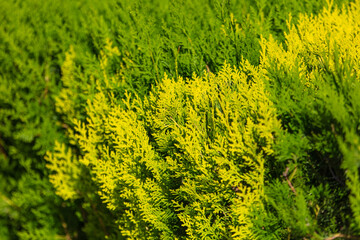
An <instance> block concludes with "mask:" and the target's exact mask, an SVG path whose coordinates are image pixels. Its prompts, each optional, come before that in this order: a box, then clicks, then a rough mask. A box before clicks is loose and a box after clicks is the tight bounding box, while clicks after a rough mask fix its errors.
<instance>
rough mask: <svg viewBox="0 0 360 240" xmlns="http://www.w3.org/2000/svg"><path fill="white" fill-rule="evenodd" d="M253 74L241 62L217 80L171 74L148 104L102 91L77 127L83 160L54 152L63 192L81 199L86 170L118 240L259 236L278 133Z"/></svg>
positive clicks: (54, 174)
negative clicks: (269, 165)
mask: <svg viewBox="0 0 360 240" xmlns="http://www.w3.org/2000/svg"><path fill="white" fill-rule="evenodd" d="M245 72H246V73H247V74H245ZM257 74H258V72H257V70H256V69H255V68H254V67H252V66H251V65H250V64H249V63H248V62H247V61H243V63H242V66H241V67H240V68H232V67H230V66H229V65H227V64H226V65H225V66H224V67H223V68H222V70H221V71H220V72H219V73H218V74H216V75H215V74H212V73H207V74H204V76H203V77H199V76H196V75H194V76H193V77H192V78H191V79H183V78H178V79H171V78H169V77H168V76H167V75H165V76H164V79H163V80H162V81H161V83H159V84H158V85H156V86H154V88H153V90H152V92H151V93H150V96H149V97H146V98H145V99H144V100H141V99H140V98H139V97H137V96H131V95H130V94H127V96H126V98H124V99H123V100H119V99H117V98H116V97H115V95H114V92H113V91H109V90H108V88H102V87H98V92H97V93H96V94H95V95H94V97H93V98H92V99H89V100H88V103H87V107H86V111H87V118H86V120H85V121H79V120H77V119H74V124H75V126H76V127H75V130H76V131H75V133H74V134H73V135H72V137H73V140H74V141H76V143H77V144H78V146H79V148H80V149H81V155H80V156H77V155H76V154H73V152H72V151H71V150H70V149H68V150H67V151H66V150H64V146H63V145H62V144H59V145H57V146H56V148H55V151H56V154H51V153H49V157H48V161H49V167H50V168H51V170H52V175H51V179H52V182H53V183H55V186H56V188H57V191H58V194H59V195H60V196H62V197H63V198H70V199H76V198H77V197H78V195H77V192H79V191H78V189H77V188H78V187H81V186H82V185H84V183H83V182H82V173H81V169H82V168H86V169H88V170H89V172H90V175H91V178H89V180H92V181H94V182H95V185H96V186H98V194H99V195H100V197H101V198H102V199H103V201H104V202H105V203H106V205H107V207H108V209H109V210H110V211H111V212H112V213H113V214H114V216H115V219H114V221H115V223H116V225H118V227H119V229H120V231H119V233H118V234H119V236H123V237H128V238H133V239H159V238H161V239H174V238H181V239H183V238H186V239H198V238H205V239H223V238H233V239H249V238H254V237H255V236H256V232H257V231H258V229H257V228H261V227H262V226H258V225H256V224H255V223H254V222H253V219H256V218H261V217H259V216H258V215H257V214H259V213H261V214H264V215H266V212H265V210H264V206H263V198H264V174H265V168H264V164H265V159H266V158H267V157H268V156H271V155H273V153H274V152H273V143H274V138H275V135H274V134H275V129H279V128H280V122H279V120H277V118H276V114H275V113H276V110H275V108H274V106H273V104H272V102H271V101H270V100H269V99H268V97H267V95H268V94H267V93H266V91H265V89H264V84H263V82H262V81H255V80H254V79H257V78H252V77H250V76H251V75H254V76H256V75H257ZM64 173H65V175H66V176H67V177H64ZM66 179H69V181H67V180H66ZM80 191H81V188H80ZM255 213H256V214H255Z"/></svg>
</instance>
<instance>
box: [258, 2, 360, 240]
mask: <svg viewBox="0 0 360 240" xmlns="http://www.w3.org/2000/svg"><path fill="white" fill-rule="evenodd" d="M330 9H331V6H329V7H328V8H326V9H324V10H323V11H322V12H321V13H320V14H319V15H318V16H306V15H301V16H300V18H299V22H298V24H297V25H292V24H291V23H290V22H289V33H288V34H286V46H285V47H282V46H281V45H280V44H278V43H277V42H276V41H275V40H274V39H273V38H270V39H269V40H265V39H263V41H262V49H263V50H262V59H261V68H262V69H263V71H264V74H265V75H266V82H267V85H268V89H269V91H270V92H271V93H272V94H271V95H272V98H271V100H272V101H273V102H274V104H275V106H276V108H277V109H278V114H279V116H281V119H282V120H283V126H284V127H285V129H287V131H288V132H289V133H291V135H288V134H286V135H285V136H283V137H280V138H279V140H280V141H279V142H278V143H279V144H277V147H275V149H276V150H277V151H276V152H277V153H278V154H279V155H278V157H277V159H278V161H277V162H275V163H274V166H273V167H272V168H273V169H279V170H278V171H277V172H273V174H275V176H276V175H278V176H279V175H281V174H283V175H284V178H285V179H286V181H287V183H286V181H285V183H283V184H279V183H278V182H275V183H274V184H273V186H270V189H269V196H270V203H271V205H272V206H273V207H274V208H275V210H276V211H277V212H278V216H279V218H280V219H282V220H283V221H284V226H285V227H286V228H289V229H290V230H291V232H289V234H288V236H289V237H290V236H291V238H295V239H297V238H300V237H306V236H307V237H311V238H314V239H322V237H326V236H327V235H330V234H331V233H333V232H337V231H342V232H344V233H347V234H349V233H359V228H358V226H359V202H360V198H359V195H358V193H359V182H360V180H359V175H358V174H359V157H358V153H359V145H358V141H359V128H358V126H359V119H360V111H359V110H360V108H359V100H360V99H359V90H360V88H359V86H360V85H359V84H360V81H359V80H360V78H359V61H358V57H359V55H358V54H357V53H358V52H359V46H358V44H357V43H358V41H359V39H360V38H359V34H358V29H359V28H360V25H359V23H358V21H357V19H359V17H360V12H359V9H360V2H359V1H356V2H355V3H353V4H351V5H350V6H349V7H343V8H342V9H341V10H339V9H338V8H334V9H333V10H332V11H331V10H330ZM296 139H297V140H296ZM285 141H287V142H285ZM273 176H274V175H273ZM345 184H346V185H347V187H345ZM286 185H289V186H288V191H289V189H290V187H293V189H292V190H293V192H294V193H293V194H291V193H288V194H291V195H293V196H292V198H293V200H290V199H289V198H287V199H286V201H285V199H282V198H283V197H284V195H285V194H286ZM290 185H292V186H290ZM315 193H316V194H315ZM329 195H330V196H331V198H330V197H329ZM286 202H287V203H286ZM279 203H280V204H279ZM281 203H283V204H284V205H282V204H281ZM294 211H295V212H294ZM351 212H352V213H351ZM305 226H307V227H306V228H304V227H305Z"/></svg>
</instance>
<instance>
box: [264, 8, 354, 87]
mask: <svg viewBox="0 0 360 240" xmlns="http://www.w3.org/2000/svg"><path fill="white" fill-rule="evenodd" d="M359 5H360V3H359V1H356V2H355V3H352V4H351V5H350V7H343V8H342V10H339V9H338V8H337V7H335V8H334V10H331V9H332V7H333V6H332V3H331V2H329V6H328V7H327V8H324V10H323V11H322V12H321V14H319V15H316V16H313V15H302V14H301V15H300V17H299V20H298V24H296V25H292V24H291V18H290V19H289V21H288V27H289V32H288V33H286V34H285V37H286V48H283V47H282V46H281V45H280V44H279V43H277V42H276V41H275V40H274V38H272V37H270V38H269V40H266V39H262V57H261V64H262V66H263V67H265V68H267V67H268V66H269V65H271V64H273V63H278V65H277V66H278V67H279V68H281V69H285V70H291V69H292V67H293V66H295V65H296V66H299V69H298V70H299V72H300V76H301V77H302V79H303V80H304V83H305V82H306V83H307V85H308V86H309V84H310V82H312V81H315V78H316V75H317V74H318V73H321V72H323V71H324V70H325V67H326V64H327V63H328V64H329V68H330V71H335V61H334V60H333V58H334V54H337V58H338V60H339V62H338V64H340V65H343V64H344V62H345V61H347V60H350V61H351V64H352V67H353V71H354V73H355V74H357V75H358V74H359V71H360V45H359V42H360V34H359V32H358V31H359V29H360V21H359V18H360V6H359Z"/></svg>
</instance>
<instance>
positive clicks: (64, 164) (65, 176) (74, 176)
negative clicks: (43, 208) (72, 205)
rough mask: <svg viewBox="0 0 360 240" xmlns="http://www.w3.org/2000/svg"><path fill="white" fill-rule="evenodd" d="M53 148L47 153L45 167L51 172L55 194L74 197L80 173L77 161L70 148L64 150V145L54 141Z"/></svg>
mask: <svg viewBox="0 0 360 240" xmlns="http://www.w3.org/2000/svg"><path fill="white" fill-rule="evenodd" d="M54 148H55V150H54V152H53V153H49V154H48V156H47V157H46V160H47V161H49V163H48V164H47V165H46V166H47V168H48V169H49V170H50V171H51V172H52V174H51V175H50V182H51V183H52V184H53V185H54V187H55V189H56V194H58V195H59V196H61V197H62V198H63V199H65V200H67V199H71V198H75V196H76V195H77V193H76V192H77V186H76V185H77V181H78V177H79V175H80V168H79V166H78V165H79V163H78V161H77V159H74V158H76V157H75V156H74V155H73V153H72V151H71V149H69V150H68V151H66V149H65V145H64V144H60V143H59V142H55V147H54Z"/></svg>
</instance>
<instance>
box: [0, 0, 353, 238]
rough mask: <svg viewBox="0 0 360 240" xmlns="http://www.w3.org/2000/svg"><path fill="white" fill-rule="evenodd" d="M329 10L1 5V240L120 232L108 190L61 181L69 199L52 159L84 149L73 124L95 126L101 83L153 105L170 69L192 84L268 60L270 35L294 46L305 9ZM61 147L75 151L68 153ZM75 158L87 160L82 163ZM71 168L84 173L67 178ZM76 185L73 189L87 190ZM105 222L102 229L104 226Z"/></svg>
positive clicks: (278, 4) (301, 6) (33, 1)
mask: <svg viewBox="0 0 360 240" xmlns="http://www.w3.org/2000/svg"><path fill="white" fill-rule="evenodd" d="M335 3H336V4H341V3H348V1H345V0H344V1H342V0H341V1H335ZM324 4H325V1H302V2H301V3H299V1H286V2H285V1H275V2H274V1H260V0H259V1H257V0H256V1H243V0H239V1H225V0H214V1H186V0H184V1H165V0H164V1H161V0H157V1H113V0H107V1H102V2H97V1H82V2H81V1H61V2H54V1H51V2H49V1H48V2H47V1H43V0H27V1H26V0H25V1H7V2H4V1H3V2H1V8H0V21H1V23H2V24H1V25H0V62H1V64H0V83H1V84H0V161H1V164H0V194H1V198H0V205H1V210H0V235H1V236H4V238H11V239H13V238H15V239H16V238H23V239H28V238H30V239H31V238H35V239H41V238H45V239H51V238H56V237H63V236H66V237H67V238H68V237H69V236H72V237H73V238H76V237H77V238H81V237H82V236H83V234H84V232H86V234H87V236H92V237H94V238H102V237H103V236H104V235H111V231H110V230H109V229H112V228H113V227H114V226H113V225H111V224H112V223H113V219H112V216H111V214H110V213H109V212H106V211H105V210H104V207H105V206H104V204H103V203H102V202H101V201H100V199H99V198H98V195H97V194H96V193H95V192H94V189H96V187H97V186H96V185H95V186H94V185H93V184H92V183H93V182H92V181H88V182H89V183H90V184H89V185H87V186H86V187H85V186H82V187H81V188H82V190H81V191H78V190H74V191H73V192H71V191H70V190H69V189H70V188H64V189H61V188H58V187H57V186H58V185H57V184H60V185H61V184H62V183H61V182H59V183H56V180H55V179H52V178H50V181H52V183H53V184H54V185H55V186H56V189H57V190H58V191H59V192H58V193H59V195H60V196H64V198H63V199H61V198H58V197H57V196H56V195H55V194H54V190H53V188H52V186H51V184H50V182H49V178H48V173H49V172H48V169H47V168H46V167H45V161H44V159H43V156H44V153H45V152H46V151H48V150H51V149H52V148H53V146H54V142H55V139H56V140H57V141H58V142H61V143H64V144H65V145H67V146H68V147H70V148H72V149H73V150H72V153H73V154H74V155H77V154H78V152H79V149H78V146H77V143H76V141H75V140H73V139H74V138H73V137H72V135H73V134H74V126H75V125H74V124H73V118H76V119H78V120H81V121H86V119H85V118H86V109H85V106H86V103H87V99H88V98H89V99H92V98H93V97H94V95H95V93H97V91H98V90H97V87H98V86H97V84H98V82H99V81H105V79H106V76H107V77H109V78H112V77H113V76H114V77H115V78H116V79H117V82H116V84H114V86H107V87H106V88H107V89H108V91H113V92H114V95H115V97H116V98H117V99H121V98H122V97H124V92H125V90H128V91H129V92H132V93H133V94H136V95H138V96H140V97H141V98H143V97H144V96H145V95H147V93H148V92H149V90H150V89H151V86H152V85H154V84H155V83H156V82H161V79H162V77H163V73H164V72H166V73H167V74H168V76H169V77H170V78H176V79H177V78H178V77H179V76H183V77H188V78H191V76H192V74H193V73H196V74H197V75H198V76H203V75H204V70H207V71H211V72H214V73H217V72H218V71H219V70H220V69H221V68H222V65H223V63H224V60H226V61H227V62H228V63H230V64H231V65H240V63H241V62H242V58H245V59H248V60H249V61H250V62H251V63H253V64H255V65H257V64H258V63H259V60H260V58H259V56H260V52H259V50H260V44H259V42H258V39H259V37H260V35H263V36H264V37H267V36H268V35H269V34H272V35H273V36H274V38H275V39H278V40H280V41H283V39H284V33H283V30H284V29H286V26H285V24H284V22H285V19H286V18H287V16H288V15H289V13H291V14H292V16H293V21H294V22H296V21H297V19H298V13H300V12H307V13H314V14H316V13H318V12H319V10H320V9H321V8H322V6H323V5H324ZM109 39H110V40H111V42H112V45H111V44H109V42H110V41H109ZM104 46H115V47H117V49H118V50H117V52H113V53H111V54H112V56H111V57H108V61H109V63H105V62H101V61H105V60H104V59H105V58H104V56H105V55H107V54H109V53H108V52H112V51H113V50H112V49H107V48H106V47H104ZM111 54H110V55H111ZM104 66H106V69H104ZM104 70H105V71H106V75H104V74H103V72H104ZM111 83H112V84H113V83H114V81H111ZM105 86H106V85H104V86H103V88H104V89H105ZM115 87H116V89H113V88H115ZM111 89H112V90H111ZM104 91H105V90H104ZM60 145H61V144H60ZM61 146H64V145H61ZM57 149H58V151H59V152H60V153H63V152H66V149H67V148H66V147H65V148H62V149H60V148H59V147H57ZM73 154H69V155H67V156H73ZM65 159H67V161H75V162H76V161H77V158H76V157H67V158H65ZM64 166H67V165H64ZM64 168H65V169H64V171H65V172H64V175H63V176H64V179H63V180H62V181H64V182H68V183H69V184H70V182H72V178H73V176H77V175H76V174H78V173H79V172H80V174H81V176H82V182H84V181H85V180H87V179H90V178H91V174H90V173H89V172H88V170H87V168H82V169H81V170H80V171H79V170H76V169H75V168H69V169H68V170H67V169H66V167H64ZM50 170H51V168H50ZM66 171H68V172H74V174H73V173H71V174H70V176H71V177H69V178H68V177H65V176H67V175H66V174H67V173H68V172H66ZM75 182H76V181H75ZM75 182H72V184H73V185H72V186H70V187H71V189H75V188H76V186H75ZM60 185H59V186H60ZM70 185H71V184H70ZM29 188H31V189H32V192H31V194H29V191H28V190H27V189H29ZM78 188H80V187H78ZM62 192H68V193H70V194H68V195H66V196H65V195H62ZM75 196H77V197H75ZM80 196H81V197H80ZM74 198H75V199H76V200H73V201H67V199H74ZM64 200H65V201H64ZM39 206H42V207H39ZM105 216H106V217H105ZM44 219H47V221H45V220H44ZM107 219H108V221H107ZM96 226H102V227H101V231H97V227H96Z"/></svg>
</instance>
